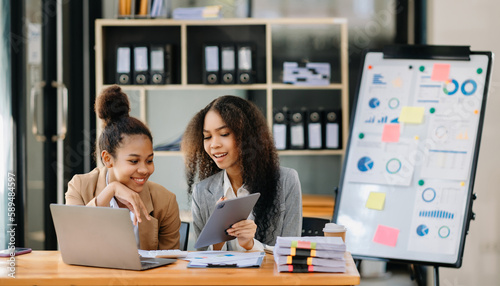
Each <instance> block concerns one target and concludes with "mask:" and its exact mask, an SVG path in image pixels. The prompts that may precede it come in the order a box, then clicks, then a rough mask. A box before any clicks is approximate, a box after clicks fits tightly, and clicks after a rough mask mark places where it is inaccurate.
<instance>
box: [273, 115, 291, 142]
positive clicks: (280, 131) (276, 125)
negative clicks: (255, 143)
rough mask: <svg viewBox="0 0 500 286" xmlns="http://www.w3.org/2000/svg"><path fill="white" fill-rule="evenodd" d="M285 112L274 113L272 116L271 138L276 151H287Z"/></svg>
mask: <svg viewBox="0 0 500 286" xmlns="http://www.w3.org/2000/svg"><path fill="white" fill-rule="evenodd" d="M287 117H288V116H287V111H286V110H282V111H276V112H274V115H273V137H274V145H275V146H276V149H277V150H286V149H288V144H287V143H288V142H287V141H288V140H287V139H288V128H287V127H288V126H287V124H288V120H287Z"/></svg>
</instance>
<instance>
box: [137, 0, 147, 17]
mask: <svg viewBox="0 0 500 286" xmlns="http://www.w3.org/2000/svg"><path fill="white" fill-rule="evenodd" d="M135 1H136V11H137V15H138V16H146V15H147V14H148V8H149V3H148V2H149V1H148V0H135Z"/></svg>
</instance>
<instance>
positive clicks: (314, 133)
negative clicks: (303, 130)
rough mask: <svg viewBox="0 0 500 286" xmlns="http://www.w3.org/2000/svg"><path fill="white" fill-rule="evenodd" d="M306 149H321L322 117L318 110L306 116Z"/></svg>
mask: <svg viewBox="0 0 500 286" xmlns="http://www.w3.org/2000/svg"><path fill="white" fill-rule="evenodd" d="M306 119H307V120H306V122H307V147H308V149H321V148H323V130H322V129H323V115H322V112H321V111H319V110H313V111H310V112H309V113H308V114H307V118H306Z"/></svg>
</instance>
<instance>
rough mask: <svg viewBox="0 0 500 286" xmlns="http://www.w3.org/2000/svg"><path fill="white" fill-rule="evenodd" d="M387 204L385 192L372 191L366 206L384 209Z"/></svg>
mask: <svg viewBox="0 0 500 286" xmlns="http://www.w3.org/2000/svg"><path fill="white" fill-rule="evenodd" d="M384 204H385V193H378V192H371V193H370V195H369V196H368V200H367V201H366V207H367V208H369V209H373V210H379V211H381V210H383V209H384Z"/></svg>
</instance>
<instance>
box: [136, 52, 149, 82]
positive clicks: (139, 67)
mask: <svg viewBox="0 0 500 286" xmlns="http://www.w3.org/2000/svg"><path fill="white" fill-rule="evenodd" d="M148 54H149V53H148V47H147V46H143V45H141V46H135V47H134V84H147V83H148V74H149V65H148V63H149V61H148Z"/></svg>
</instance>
